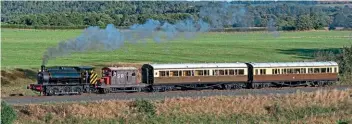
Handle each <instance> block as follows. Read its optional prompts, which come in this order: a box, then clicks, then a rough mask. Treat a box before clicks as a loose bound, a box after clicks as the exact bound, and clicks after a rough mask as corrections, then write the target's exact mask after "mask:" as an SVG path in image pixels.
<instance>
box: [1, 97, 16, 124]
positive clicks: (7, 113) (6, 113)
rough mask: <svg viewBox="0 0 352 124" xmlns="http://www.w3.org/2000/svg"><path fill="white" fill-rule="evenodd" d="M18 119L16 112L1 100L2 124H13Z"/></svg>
mask: <svg viewBox="0 0 352 124" xmlns="http://www.w3.org/2000/svg"><path fill="white" fill-rule="evenodd" d="M16 118H17V115H16V112H15V110H13V108H12V107H11V106H10V105H8V104H7V103H6V102H4V101H3V100H1V124H12V123H13V121H15V120H16Z"/></svg>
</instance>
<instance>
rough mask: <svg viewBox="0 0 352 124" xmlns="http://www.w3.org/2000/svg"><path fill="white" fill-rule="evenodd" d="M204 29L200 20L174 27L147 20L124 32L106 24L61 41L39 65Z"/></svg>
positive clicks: (207, 27)
mask: <svg viewBox="0 0 352 124" xmlns="http://www.w3.org/2000/svg"><path fill="white" fill-rule="evenodd" d="M208 29H209V24H208V23H205V22H204V21H202V20H198V21H194V20H193V19H186V20H182V21H178V22H177V23H175V24H170V23H168V22H164V23H161V22H160V21H157V20H152V19H149V20H147V21H146V23H144V24H135V25H132V26H131V27H130V28H129V29H128V30H126V31H121V30H119V29H117V28H116V27H115V26H114V25H113V24H108V25H107V26H106V28H105V29H100V28H99V27H97V26H91V27H88V28H87V29H85V30H84V31H83V33H82V34H81V35H80V36H78V37H77V38H74V39H69V40H67V41H62V42H60V43H59V44H58V46H57V47H52V48H48V49H47V51H46V52H45V53H44V55H43V61H42V65H46V64H47V63H48V60H49V59H54V58H56V57H59V56H64V55H68V54H70V53H73V52H84V51H89V50H102V51H103V50H105V51H110V50H116V49H119V48H120V47H122V46H123V45H124V43H125V42H131V43H137V42H138V41H144V42H145V41H146V40H148V39H152V40H154V41H155V42H162V41H167V40H173V39H175V38H176V37H180V36H183V37H186V38H190V37H192V36H194V34H195V33H198V32H206V31H208ZM182 34H183V35H182Z"/></svg>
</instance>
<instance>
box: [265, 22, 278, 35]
mask: <svg viewBox="0 0 352 124" xmlns="http://www.w3.org/2000/svg"><path fill="white" fill-rule="evenodd" d="M275 25H276V21H275V20H274V19H273V18H270V19H269V22H268V24H267V28H268V31H269V32H270V33H272V34H273V36H274V37H279V36H280V34H279V32H278V31H277V28H276V26H275Z"/></svg>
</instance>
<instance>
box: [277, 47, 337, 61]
mask: <svg viewBox="0 0 352 124" xmlns="http://www.w3.org/2000/svg"><path fill="white" fill-rule="evenodd" d="M277 51H279V53H281V54H287V55H295V56H296V58H299V59H314V58H315V57H316V55H317V54H318V53H329V52H331V53H332V54H334V55H336V54H339V53H341V48H328V49H302V48H299V49H277Z"/></svg>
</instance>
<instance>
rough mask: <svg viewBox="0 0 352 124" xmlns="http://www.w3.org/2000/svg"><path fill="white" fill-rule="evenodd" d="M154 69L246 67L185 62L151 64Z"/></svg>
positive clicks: (239, 64)
mask: <svg viewBox="0 0 352 124" xmlns="http://www.w3.org/2000/svg"><path fill="white" fill-rule="evenodd" d="M149 65H150V66H152V67H153V68H154V69H183V68H246V67H247V65H246V64H245V63H201V64H199V63H184V64H149Z"/></svg>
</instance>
